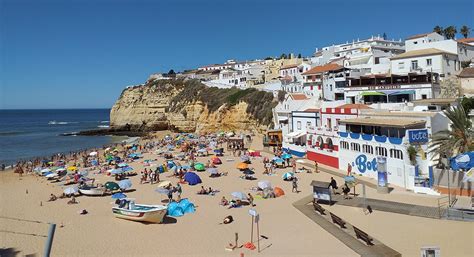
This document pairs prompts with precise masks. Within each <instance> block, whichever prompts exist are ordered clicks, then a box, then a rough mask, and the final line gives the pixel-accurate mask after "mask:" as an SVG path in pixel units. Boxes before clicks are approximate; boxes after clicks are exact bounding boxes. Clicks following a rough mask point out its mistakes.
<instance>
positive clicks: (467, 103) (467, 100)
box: [461, 97, 474, 114]
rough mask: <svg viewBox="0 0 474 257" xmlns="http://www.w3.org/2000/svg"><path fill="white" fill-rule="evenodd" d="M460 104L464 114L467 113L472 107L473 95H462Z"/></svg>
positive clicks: (473, 102)
mask: <svg viewBox="0 0 474 257" xmlns="http://www.w3.org/2000/svg"><path fill="white" fill-rule="evenodd" d="M461 105H462V107H463V108H464V111H465V112H466V114H469V112H470V111H471V110H472V109H474V97H463V98H462V99H461Z"/></svg>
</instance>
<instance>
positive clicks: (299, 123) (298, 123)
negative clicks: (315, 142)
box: [296, 121, 301, 130]
mask: <svg viewBox="0 0 474 257" xmlns="http://www.w3.org/2000/svg"><path fill="white" fill-rule="evenodd" d="M296 128H297V129H298V130H300V129H301V121H297V122H296Z"/></svg>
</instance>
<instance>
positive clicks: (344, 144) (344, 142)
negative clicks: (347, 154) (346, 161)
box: [340, 141, 349, 150]
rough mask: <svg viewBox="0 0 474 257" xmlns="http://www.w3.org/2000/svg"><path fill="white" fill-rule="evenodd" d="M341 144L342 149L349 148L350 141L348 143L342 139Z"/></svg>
mask: <svg viewBox="0 0 474 257" xmlns="http://www.w3.org/2000/svg"><path fill="white" fill-rule="evenodd" d="M340 145H341V148H342V149H347V150H349V143H347V142H346V141H341V143H340Z"/></svg>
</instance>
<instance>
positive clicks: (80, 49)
mask: <svg viewBox="0 0 474 257" xmlns="http://www.w3.org/2000/svg"><path fill="white" fill-rule="evenodd" d="M473 10H474V4H473V1H472V0H445V1H439V0H433V1H428V0H418V1H417V0H410V1H407V0H398V1H392V0H378V1H377V0H365V1H362V0H359V1H358V0H352V1H341V0H340V1H330V0H328V1H316V0H312V1H311V0H307V1H299V0H286V1H285V0H240V1H231V0H227V1H225V0H202V1H199V0H187V1H186V0H164V1H150V0H149V1H145V0H135V1H132V0H114V1H113V0H68V1H61V0H49V1H47V0H0V109H7V108H8V109H12V108H13V109H15V108H20V109H25V108H26V109H27V108H32V109H35V108H97V107H110V106H112V105H113V103H114V101H115V100H116V98H117V97H118V96H119V95H120V93H121V91H122V89H123V88H124V87H125V86H127V85H131V84H138V83H142V82H143V81H145V80H146V78H147V77H148V75H149V74H151V73H154V72H167V71H168V70H169V69H171V68H173V69H175V70H183V69H190V68H193V67H196V66H198V65H204V64H210V63H219V62H223V61H225V60H227V59H237V60H245V59H252V58H264V57H266V56H279V55H280V54H281V53H283V52H284V53H289V52H293V53H302V54H303V55H310V54H311V53H312V52H314V49H315V47H322V46H326V45H328V44H333V43H341V42H346V41H351V40H352V39H357V38H361V39H362V38H365V37H369V36H370V35H372V34H374V35H376V34H383V33H384V32H385V33H386V34H387V35H388V37H389V38H395V39H399V38H402V39H403V38H405V37H407V36H409V35H412V34H418V33H423V32H427V31H431V30H432V28H433V27H434V26H435V25H438V24H439V25H441V26H448V25H451V24H452V25H456V26H457V27H458V28H459V27H460V26H462V25H468V26H469V27H471V28H474V24H473V23H474V21H473V20H474V18H473V17H474V11H473Z"/></svg>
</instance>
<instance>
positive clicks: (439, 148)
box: [429, 105, 474, 158]
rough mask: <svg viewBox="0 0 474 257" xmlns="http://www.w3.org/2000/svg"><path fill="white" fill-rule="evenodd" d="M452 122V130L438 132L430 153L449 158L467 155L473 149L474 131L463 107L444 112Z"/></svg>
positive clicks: (433, 139) (434, 136)
mask: <svg viewBox="0 0 474 257" xmlns="http://www.w3.org/2000/svg"><path fill="white" fill-rule="evenodd" d="M444 113H445V115H446V117H448V119H449V120H450V122H451V129H450V130H443V131H439V132H436V133H435V134H434V135H433V137H432V141H431V144H430V147H429V151H430V152H434V153H436V154H437V156H438V158H439V156H441V155H444V154H445V155H446V156H447V157H448V158H449V157H452V156H454V155H458V154H460V153H465V152H467V151H469V150H472V148H473V146H474V145H473V139H474V138H473V134H474V132H473V130H472V124H471V121H470V120H469V117H468V116H467V114H466V111H465V110H464V107H463V106H462V105H460V106H458V107H451V108H450V109H446V110H445V111H444Z"/></svg>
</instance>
